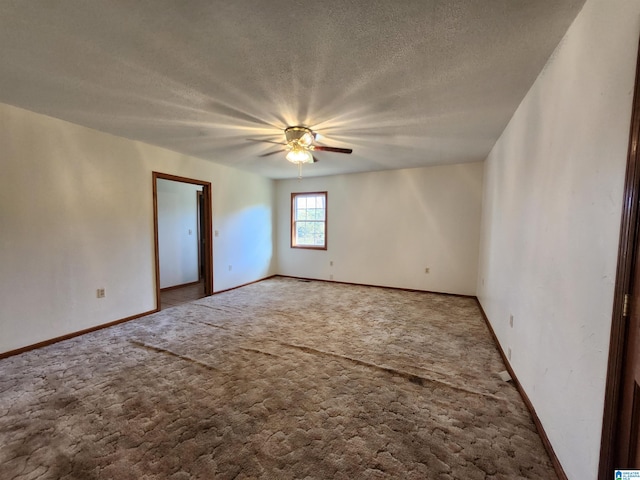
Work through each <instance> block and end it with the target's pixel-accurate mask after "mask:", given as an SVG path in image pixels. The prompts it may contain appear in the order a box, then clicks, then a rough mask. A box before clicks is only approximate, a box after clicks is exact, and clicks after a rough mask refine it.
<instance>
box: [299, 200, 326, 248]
mask: <svg viewBox="0 0 640 480" xmlns="http://www.w3.org/2000/svg"><path fill="white" fill-rule="evenodd" d="M291 247H293V248H316V249H320V250H326V249H327V192H313V193H292V194H291Z"/></svg>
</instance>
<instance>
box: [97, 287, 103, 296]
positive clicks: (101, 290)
mask: <svg viewBox="0 0 640 480" xmlns="http://www.w3.org/2000/svg"><path fill="white" fill-rule="evenodd" d="M96 298H104V288H99V289H97V290H96Z"/></svg>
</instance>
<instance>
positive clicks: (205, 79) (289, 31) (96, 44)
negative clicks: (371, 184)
mask: <svg viewBox="0 0 640 480" xmlns="http://www.w3.org/2000/svg"><path fill="white" fill-rule="evenodd" d="M583 3H584V0H486V1H480V0H440V1H437V0H405V1H400V0H396V1H391V0H335V1H334V0H330V1H307V0H286V1H285V0H269V1H268V2H267V1H266V0H263V1H258V0H253V1H251V0H234V1H229V0H188V1H184V0H175V1H169V0H147V1H143V0H136V1H132V0H121V1H116V0H111V1H98V0H92V1H89V2H88V1H86V0H58V1H52V0H32V1H3V2H0V102H3V103H8V104H11V105H16V106H19V107H23V108H26V109H28V110H32V111H35V112H40V113H44V114H46V115H50V116H53V117H57V118H61V119H64V120H68V121H70V122H74V123H77V124H80V125H85V126H87V127H91V128H95V129H97V130H101V131H104V132H109V133H112V134H115V135H119V136H122V137H127V138H131V139H135V140H140V141H143V142H146V143H150V144H154V145H159V146H162V147H166V148H168V149H171V150H175V151H177V152H183V153H185V154H189V155H193V156H196V157H200V158H204V159H208V160H212V161H215V162H218V163H223V164H228V165H230V166H234V167H238V168H242V169H246V170H251V171H253V172H256V173H259V174H262V175H265V176H268V177H271V178H292V177H296V176H297V169H296V167H295V166H293V165H292V164H290V163H289V162H287V161H286V160H285V159H284V154H277V155H271V156H267V157H259V155H261V154H264V153H268V152H271V151H273V150H274V149H277V148H278V146H277V145H273V144H269V143H261V142H256V141H252V140H251V139H262V140H271V141H281V140H283V139H284V135H283V134H282V129H284V127H286V126H287V125H306V126H310V127H312V128H313V129H314V130H315V131H317V132H319V133H320V134H321V135H322V139H321V144H325V145H331V146H337V147H347V148H353V150H354V152H353V154H352V155H343V154H337V153H328V152H317V153H316V157H317V158H318V159H319V162H318V163H316V164H313V165H305V166H304V172H303V173H304V176H317V175H332V174H337V173H348V172H359V171H372V170H384V169H395V168H406V167H418V166H426V165H441V164H447V163H460V162H470V161H479V160H483V159H484V158H485V157H486V156H487V154H488V152H489V150H490V149H491V147H492V146H493V144H494V143H495V141H496V139H497V138H498V136H499V135H500V133H501V132H502V130H503V129H504V127H505V125H506V124H507V122H508V121H509V119H510V117H511V115H512V114H513V112H514V111H515V109H516V108H517V106H518V104H519V103H520V101H521V100H522V98H523V97H524V95H525V93H526V92H527V90H528V89H529V87H530V86H531V84H532V83H533V82H534V80H535V78H536V76H537V75H538V73H539V72H540V70H541V69H542V67H543V66H544V64H545V62H546V61H547V59H548V58H549V56H550V55H551V53H552V52H553V50H554V48H555V47H556V45H557V44H558V42H559V41H560V39H561V38H562V36H563V35H564V33H565V32H566V30H567V28H568V26H569V25H570V23H571V21H572V20H573V19H574V18H575V16H576V15H577V13H578V11H579V10H580V8H581V7H582V5H583Z"/></svg>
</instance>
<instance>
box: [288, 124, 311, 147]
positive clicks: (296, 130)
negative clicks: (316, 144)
mask: <svg viewBox="0 0 640 480" xmlns="http://www.w3.org/2000/svg"><path fill="white" fill-rule="evenodd" d="M284 135H285V137H286V139H287V143H288V144H289V145H292V146H293V145H300V146H301V147H308V146H309V145H311V144H312V143H313V139H314V135H313V132H312V131H311V129H310V128H307V127H300V126H296V127H288V128H286V129H285V131H284Z"/></svg>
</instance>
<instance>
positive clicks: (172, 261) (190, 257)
mask: <svg viewBox="0 0 640 480" xmlns="http://www.w3.org/2000/svg"><path fill="white" fill-rule="evenodd" d="M157 182H158V185H157V200H158V251H159V252H158V257H159V263H160V288H167V287H173V286H176V285H184V284H185V283H191V282H197V281H198V278H199V276H200V275H199V261H198V260H199V259H198V197H197V195H198V194H197V192H201V191H202V186H201V185H194V184H192V183H183V182H175V181H172V180H165V179H163V178H159V179H158V180H157Z"/></svg>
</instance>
